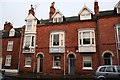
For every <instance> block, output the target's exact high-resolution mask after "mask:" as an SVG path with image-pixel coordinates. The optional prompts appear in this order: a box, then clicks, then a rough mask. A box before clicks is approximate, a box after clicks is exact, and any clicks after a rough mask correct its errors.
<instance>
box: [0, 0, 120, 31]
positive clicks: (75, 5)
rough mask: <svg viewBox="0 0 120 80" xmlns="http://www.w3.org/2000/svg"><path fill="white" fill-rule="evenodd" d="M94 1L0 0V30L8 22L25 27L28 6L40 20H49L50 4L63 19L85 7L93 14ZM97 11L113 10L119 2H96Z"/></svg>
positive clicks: (111, 0) (107, 0)
mask: <svg viewBox="0 0 120 80" xmlns="http://www.w3.org/2000/svg"><path fill="white" fill-rule="evenodd" d="M94 1H95V0H0V30H2V29H3V27H4V26H3V25H4V23H5V22H6V21H7V22H10V23H12V24H13V27H14V28H17V27H22V26H23V25H25V18H26V17H27V16H28V11H29V9H30V5H31V4H32V5H33V7H34V8H35V16H36V17H37V18H38V19H39V20H40V19H48V18H49V10H50V5H51V3H52V2H55V8H56V9H58V10H59V11H60V12H61V13H62V14H63V15H64V16H65V17H71V16H77V15H78V13H79V11H80V10H81V9H82V8H83V6H84V5H86V6H87V7H88V8H89V9H90V10H91V11H92V12H93V13H94ZM97 1H98V3H99V10H100V11H105V10H113V9H114V6H115V5H116V4H117V3H118V1H119V0H97Z"/></svg>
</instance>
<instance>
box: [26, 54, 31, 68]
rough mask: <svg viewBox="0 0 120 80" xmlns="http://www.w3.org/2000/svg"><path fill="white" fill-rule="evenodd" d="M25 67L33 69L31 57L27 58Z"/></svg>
mask: <svg viewBox="0 0 120 80" xmlns="http://www.w3.org/2000/svg"><path fill="white" fill-rule="evenodd" d="M25 67H31V56H28V55H27V56H26V57H25Z"/></svg>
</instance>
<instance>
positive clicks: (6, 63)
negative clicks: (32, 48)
mask: <svg viewBox="0 0 120 80" xmlns="http://www.w3.org/2000/svg"><path fill="white" fill-rule="evenodd" d="M5 66H11V55H7V56H6V61H5Z"/></svg>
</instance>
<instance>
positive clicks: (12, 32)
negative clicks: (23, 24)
mask: <svg viewBox="0 0 120 80" xmlns="http://www.w3.org/2000/svg"><path fill="white" fill-rule="evenodd" d="M14 35H15V29H13V28H12V29H11V30H10V32H9V36H14Z"/></svg>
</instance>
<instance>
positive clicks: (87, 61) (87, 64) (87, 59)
mask: <svg viewBox="0 0 120 80" xmlns="http://www.w3.org/2000/svg"><path fill="white" fill-rule="evenodd" d="M83 66H84V67H92V57H91V56H89V55H85V56H83Z"/></svg>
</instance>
